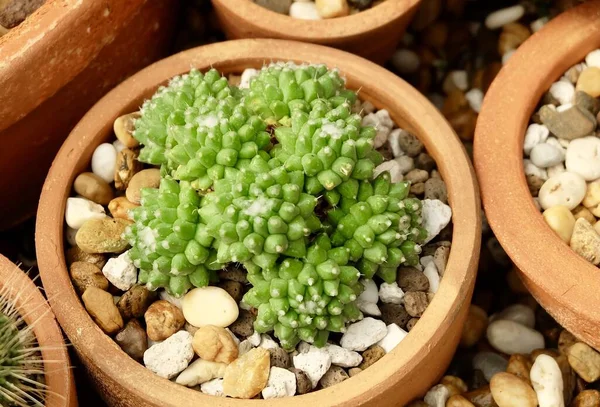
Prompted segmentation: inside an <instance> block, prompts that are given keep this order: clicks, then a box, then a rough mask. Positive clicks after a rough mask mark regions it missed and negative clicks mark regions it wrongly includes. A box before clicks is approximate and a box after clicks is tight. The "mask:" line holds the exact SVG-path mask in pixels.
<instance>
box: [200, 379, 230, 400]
mask: <svg viewBox="0 0 600 407" xmlns="http://www.w3.org/2000/svg"><path fill="white" fill-rule="evenodd" d="M200 391H201V392H202V393H204V394H210V395H211V396H218V397H225V392H224V391H223V379H212V380H209V381H207V382H204V383H202V384H201V385H200Z"/></svg>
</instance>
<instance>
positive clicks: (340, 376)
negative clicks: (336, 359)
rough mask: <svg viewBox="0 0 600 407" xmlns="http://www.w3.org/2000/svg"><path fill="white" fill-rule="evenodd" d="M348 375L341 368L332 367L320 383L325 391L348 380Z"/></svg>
mask: <svg viewBox="0 0 600 407" xmlns="http://www.w3.org/2000/svg"><path fill="white" fill-rule="evenodd" d="M348 378H349V376H348V373H346V371H345V370H344V369H342V368H341V367H339V366H331V367H330V368H329V370H328V371H327V372H325V374H324V375H323V377H322V378H321V380H319V383H320V384H321V387H323V388H324V389H325V388H327V387H331V386H335V385H336V384H338V383H341V382H343V381H344V380H346V379H348Z"/></svg>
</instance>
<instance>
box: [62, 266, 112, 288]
mask: <svg viewBox="0 0 600 407" xmlns="http://www.w3.org/2000/svg"><path fill="white" fill-rule="evenodd" d="M69 273H70V276H71V281H73V285H74V286H75V288H76V289H77V291H78V292H79V295H81V294H83V293H84V292H85V290H86V289H87V288H88V287H96V288H99V289H101V290H104V291H106V290H108V280H107V279H106V277H104V274H102V270H100V269H99V268H98V266H95V265H93V264H92V263H86V262H83V261H76V262H74V263H73V264H71V267H70V268H69Z"/></svg>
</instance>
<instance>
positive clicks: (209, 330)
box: [192, 325, 238, 364]
mask: <svg viewBox="0 0 600 407" xmlns="http://www.w3.org/2000/svg"><path fill="white" fill-rule="evenodd" d="M192 347H193V348H194V352H195V353H196V355H198V356H199V357H200V359H203V360H208V361H211V362H216V363H226V364H227V363H231V362H233V361H234V360H235V359H236V358H237V357H238V347H237V344H236V343H235V341H234V340H233V337H232V336H231V334H230V333H229V332H227V330H226V329H225V328H222V327H220V326H214V325H205V326H202V327H200V328H199V329H198V330H197V331H196V333H195V334H194V339H193V342H192Z"/></svg>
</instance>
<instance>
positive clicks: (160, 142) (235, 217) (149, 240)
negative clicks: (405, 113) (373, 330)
mask: <svg viewBox="0 0 600 407" xmlns="http://www.w3.org/2000/svg"><path fill="white" fill-rule="evenodd" d="M355 99H356V95H355V94H354V92H351V91H349V90H347V89H345V88H344V81H343V79H342V78H340V76H339V74H338V72H337V71H335V70H328V69H327V68H326V67H324V66H295V65H290V64H272V65H270V66H268V67H266V68H263V70H261V71H260V72H259V73H258V75H257V76H256V77H254V78H253V79H252V80H251V81H250V86H249V88H248V89H237V88H235V87H230V86H229V85H228V84H227V83H226V82H225V80H224V79H223V78H221V77H220V75H219V74H218V72H216V71H215V70H211V71H209V72H207V73H206V74H205V75H202V74H200V73H199V72H197V71H194V72H191V73H190V74H188V75H184V76H183V77H180V78H176V79H174V80H172V81H171V84H170V85H169V87H167V88H163V89H161V90H159V92H158V93H157V95H155V96H154V97H153V98H152V99H151V100H150V101H149V102H146V103H145V104H144V107H143V108H142V112H141V113H142V115H141V118H140V119H139V120H138V121H137V122H136V124H135V125H136V130H135V133H134V136H135V137H136V138H137V139H138V140H139V141H140V142H141V144H143V146H144V147H143V149H142V153H141V154H140V160H141V161H146V162H149V163H152V164H162V167H161V176H162V178H163V179H162V181H161V185H160V188H159V189H154V190H144V191H143V195H142V205H141V207H139V208H136V209H134V210H133V211H132V214H133V219H134V221H135V224H134V225H132V226H131V227H130V228H129V229H128V231H127V233H126V235H127V238H128V240H129V241H130V243H131V244H132V249H131V251H130V257H131V258H132V259H133V261H134V263H135V265H136V266H137V267H139V268H140V274H139V281H140V282H142V283H146V284H147V285H148V286H149V287H150V288H151V289H156V288H158V287H164V288H166V289H167V290H168V291H169V292H171V293H172V294H175V295H178V296H180V295H182V294H184V293H185V292H186V291H187V290H188V289H189V288H190V287H192V286H204V285H208V284H209V282H210V281H214V278H215V272H216V270H219V269H220V268H222V267H224V266H225V265H226V264H227V263H230V262H239V263H242V264H243V265H244V266H245V268H246V269H247V271H248V281H249V282H250V283H251V284H252V286H253V287H252V288H251V289H250V290H249V291H248V292H247V293H246V295H245V296H244V299H243V301H244V303H246V304H247V305H249V306H252V307H255V308H257V309H258V316H257V318H256V322H255V330H256V331H257V332H268V331H271V330H273V331H274V332H275V336H277V337H278V338H279V339H280V341H281V343H282V346H283V347H285V348H286V349H292V348H293V347H294V346H295V345H296V344H297V343H298V341H300V340H304V341H307V342H310V343H314V344H316V345H317V346H322V345H324V344H325V343H326V341H327V338H328V335H329V332H343V331H344V330H345V326H346V324H347V323H348V322H350V321H354V320H358V319H360V318H362V314H361V312H360V310H359V309H358V307H357V306H356V304H355V302H354V301H355V300H356V297H357V296H358V295H359V294H360V293H361V290H362V289H363V285H362V284H360V283H359V278H360V277H361V276H362V277H364V278H373V276H375V275H377V276H379V277H380V278H382V279H383V280H384V281H386V282H392V281H394V280H395V278H396V269H397V267H398V266H399V265H401V264H410V265H414V264H416V263H417V262H418V255H419V253H420V246H419V243H421V242H422V241H423V239H424V238H425V235H426V233H425V231H424V229H423V228H422V227H421V224H422V219H421V202H420V201H419V200H418V199H415V198H409V197H408V194H409V189H410V183H408V182H400V183H396V184H391V182H390V175H389V173H387V172H384V173H382V174H380V175H379V176H378V177H377V178H375V179H373V172H374V169H375V167H376V166H377V165H379V164H380V163H381V162H382V156H381V155H380V154H379V153H378V152H377V151H375V150H374V149H373V138H374V137H375V133H376V132H375V130H374V129H373V128H372V127H363V126H362V125H361V118H360V116H359V115H355V114H352V113H351V110H350V106H351V104H352V103H353V102H354V101H355Z"/></svg>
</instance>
